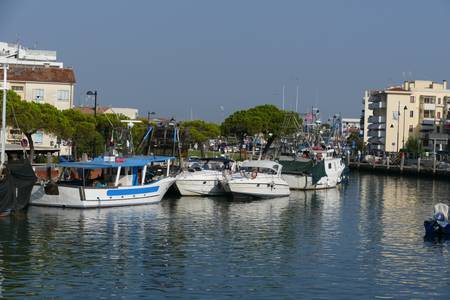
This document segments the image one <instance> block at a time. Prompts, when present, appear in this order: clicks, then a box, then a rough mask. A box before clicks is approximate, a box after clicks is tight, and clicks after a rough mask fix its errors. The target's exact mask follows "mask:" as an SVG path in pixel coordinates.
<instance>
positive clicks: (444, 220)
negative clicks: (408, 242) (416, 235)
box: [423, 203, 450, 236]
mask: <svg viewBox="0 0 450 300" xmlns="http://www.w3.org/2000/svg"><path fill="white" fill-rule="evenodd" d="M448 210H449V207H448V205H447V204H443V203H438V204H436V205H435V206H434V215H433V218H430V219H428V220H425V222H424V223H423V226H424V227H425V235H426V236H434V235H442V234H448V235H450V224H449V223H448Z"/></svg>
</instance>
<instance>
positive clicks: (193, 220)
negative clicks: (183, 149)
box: [0, 174, 450, 299]
mask: <svg viewBox="0 0 450 300" xmlns="http://www.w3.org/2000/svg"><path fill="white" fill-rule="evenodd" d="M449 191H450V185H448V184H447V183H444V182H435V181H429V180H416V179H410V178H395V177H383V176H372V175H365V174H354V175H353V176H352V177H351V180H350V182H349V184H348V185H346V186H341V187H340V188H338V189H333V190H327V191H317V192H293V194H292V195H291V197H290V198H281V199H271V200H262V201H253V202H233V201H228V200H227V199H224V198H215V199H213V198H196V197H192V198H180V199H166V200H164V201H163V202H162V203H161V204H158V205H151V206H142V207H128V208H117V209H102V210H86V211H79V210H70V209H49V208H37V207H32V208H31V209H30V210H29V212H28V214H27V215H26V216H22V217H17V218H14V219H10V218H8V219H2V220H0V233H1V235H0V237H1V239H0V296H5V297H8V298H14V297H17V298H22V297H25V296H28V297H30V296H32V297H36V298H43V297H47V298H53V297H57V298H58V297H65V298H75V296H76V297H77V298H79V297H87V296H89V297H91V298H93V297H96V298H108V299H109V298H139V297H140V298H148V297H149V296H150V295H151V296H153V297H155V298H158V297H171V298H212V297H214V298H215V299H216V298H236V297H241V298H258V299H260V298H261V299H263V298H267V299H269V298H270V299H272V298H287V299H289V298H292V299H298V298H317V299H321V298H329V297H330V296H333V297H338V298H362V297H364V298H383V299H384V298H424V297H433V298H434V297H441V296H445V295H446V294H447V293H448V292H447V290H448V280H446V279H447V278H450V276H449V275H450V274H449V272H450V271H448V268H445V267H443V266H446V265H448V264H449V262H450V259H449V258H450V255H449V249H450V242H449V241H446V240H441V241H424V240H423V228H422V222H423V219H424V218H425V217H428V216H429V214H430V213H431V212H432V208H433V205H434V204H435V203H437V202H440V201H444V202H447V201H448V199H447V197H448V195H449Z"/></svg>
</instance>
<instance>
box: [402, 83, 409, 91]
mask: <svg viewBox="0 0 450 300" xmlns="http://www.w3.org/2000/svg"><path fill="white" fill-rule="evenodd" d="M403 89H404V90H405V91H409V81H404V82H403Z"/></svg>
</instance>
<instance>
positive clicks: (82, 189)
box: [30, 156, 175, 208]
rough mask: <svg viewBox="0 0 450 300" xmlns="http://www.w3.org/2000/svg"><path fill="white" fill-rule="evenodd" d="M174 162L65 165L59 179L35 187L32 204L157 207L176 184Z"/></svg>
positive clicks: (137, 159) (140, 159) (147, 159)
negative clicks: (173, 175)
mask: <svg viewBox="0 0 450 300" xmlns="http://www.w3.org/2000/svg"><path fill="white" fill-rule="evenodd" d="M174 159H175V158H174V157H167V156H130V157H115V156H104V157H97V158H95V159H93V160H91V161H85V162H62V163H59V164H58V165H57V167H59V168H61V169H62V171H61V173H60V177H59V179H58V180H57V181H56V182H52V181H50V182H47V183H41V184H37V185H35V186H34V188H33V193H32V195H31V200H30V203H31V205H36V206H57V207H71V208H98V207H114V206H129V205H142V204H151V203H157V202H159V201H161V199H162V198H163V197H164V195H165V193H166V192H167V190H168V189H169V188H170V186H171V185H172V184H173V183H174V182H175V178H173V177H169V172H170V162H171V161H172V160H174ZM164 168H165V170H164Z"/></svg>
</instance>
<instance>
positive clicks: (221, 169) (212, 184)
mask: <svg viewBox="0 0 450 300" xmlns="http://www.w3.org/2000/svg"><path fill="white" fill-rule="evenodd" d="M233 163H234V162H233V161H232V160H229V159H226V158H222V157H219V158H204V159H197V160H195V161H193V162H191V163H190V165H189V167H188V168H187V170H185V171H182V172H181V173H180V174H178V175H177V177H176V182H175V185H176V187H177V189H178V191H179V192H180V194H181V195H182V196H222V195H225V194H227V191H226V190H225V189H224V186H223V185H222V181H223V179H224V178H225V177H224V176H225V172H226V171H231V169H232V165H233Z"/></svg>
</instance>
